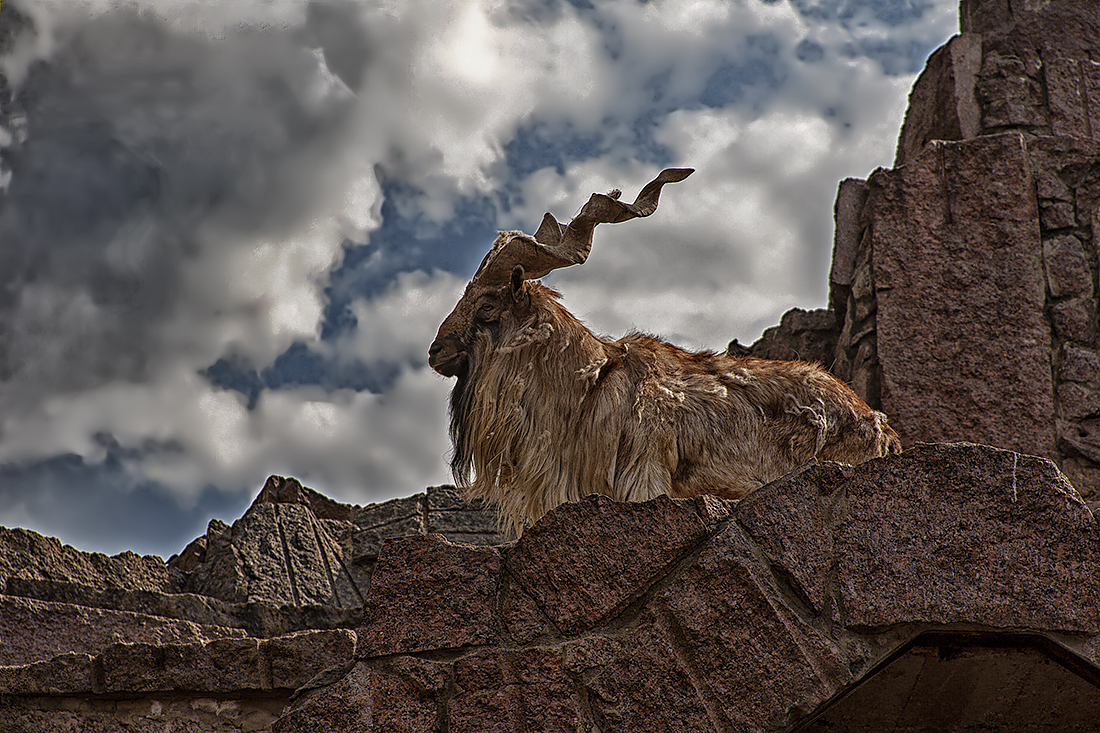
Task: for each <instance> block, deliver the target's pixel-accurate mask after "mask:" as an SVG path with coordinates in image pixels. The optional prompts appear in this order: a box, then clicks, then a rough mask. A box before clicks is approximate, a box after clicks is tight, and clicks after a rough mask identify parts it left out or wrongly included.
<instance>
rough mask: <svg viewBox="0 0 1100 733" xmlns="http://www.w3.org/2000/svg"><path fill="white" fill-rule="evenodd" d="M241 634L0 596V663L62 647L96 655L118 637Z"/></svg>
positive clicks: (165, 639) (45, 655) (159, 640)
mask: <svg viewBox="0 0 1100 733" xmlns="http://www.w3.org/2000/svg"><path fill="white" fill-rule="evenodd" d="M243 635H244V632H243V631H240V630H239V629H227V628H222V627H216V626H199V625H197V624H193V623H191V622H189V621H180V620H175V619H165V618H157V617H155V616H146V615H143V614H137V613H129V612H124V611H109V610H104V609H96V608H85V607H83V606H76V605H71V604H64V603H50V602H44V601H35V600H30V599H26V598H15V597H12V596H0V639H2V640H3V644H2V645H0V664H5V665H9V664H10V665H19V664H29V663H30V662H36V661H41V660H48V659H52V658H53V657H55V656H57V655H59V654H68V653H74V654H91V655H96V654H98V653H99V652H100V651H102V650H103V649H105V648H107V647H108V646H110V645H111V644H116V643H118V642H120V641H123V640H125V641H134V642H147V643H151V644H174V643H175V644H178V643H183V644H188V643H198V642H205V641H209V640H210V639H216V638H226V637H241V636H243Z"/></svg>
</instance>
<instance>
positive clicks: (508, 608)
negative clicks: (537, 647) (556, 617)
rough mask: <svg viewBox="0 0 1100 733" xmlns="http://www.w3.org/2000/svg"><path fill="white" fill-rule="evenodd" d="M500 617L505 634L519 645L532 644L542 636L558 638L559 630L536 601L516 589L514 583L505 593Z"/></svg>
mask: <svg viewBox="0 0 1100 733" xmlns="http://www.w3.org/2000/svg"><path fill="white" fill-rule="evenodd" d="M500 615H501V621H502V622H503V625H504V632H505V633H506V634H507V635H508V636H510V637H511V638H512V640H513V641H514V642H515V643H517V644H530V643H531V642H532V641H534V640H535V639H537V638H539V637H540V636H557V633H558V631H557V629H555V628H554V626H553V624H551V623H550V620H549V619H547V618H546V614H544V613H543V612H542V609H541V608H539V606H538V604H537V603H535V599H534V598H532V597H531V596H529V595H528V594H527V593H524V592H523V590H521V589H520V588H517V587H515V584H514V583H513V584H510V586H509V587H508V588H507V590H506V591H505V593H504V601H503V602H502V603H501V610H500Z"/></svg>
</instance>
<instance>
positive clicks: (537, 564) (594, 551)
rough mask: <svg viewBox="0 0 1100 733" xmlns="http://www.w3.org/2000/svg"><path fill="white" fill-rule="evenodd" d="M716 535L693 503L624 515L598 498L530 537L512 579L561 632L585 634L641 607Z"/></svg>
mask: <svg viewBox="0 0 1100 733" xmlns="http://www.w3.org/2000/svg"><path fill="white" fill-rule="evenodd" d="M655 515H656V516H658V517H660V520H659V521H658V522H656V523H653V522H652V519H653V517H654V516H655ZM642 527H646V528H647V529H646V530H644V531H643V529H642ZM708 529H709V528H708V526H707V524H706V523H705V522H704V521H703V519H702V517H700V516H699V514H698V512H697V511H696V507H695V505H694V503H693V502H691V501H687V500H678V501H674V500H672V499H668V498H664V497H662V498H660V499H656V500H654V501H651V502H646V503H645V504H644V505H643V504H635V505H626V508H625V509H624V507H623V505H621V504H619V503H617V502H614V501H611V500H610V499H608V498H607V497H605V496H590V497H588V498H587V499H585V500H584V501H581V502H579V503H577V504H569V505H565V506H563V507H561V508H560V509H559V510H558V511H557V512H554V513H553V514H552V515H548V516H547V517H545V518H544V519H542V520H540V521H539V522H537V523H536V524H535V526H533V527H531V528H530V529H529V530H528V531H527V532H525V533H524V535H523V537H522V538H520V540H519V543H518V544H517V545H516V547H515V549H514V550H513V551H512V552H511V553H509V556H508V572H509V574H510V575H511V576H512V577H514V578H515V579H516V580H518V581H519V583H520V584H521V585H522V586H523V587H524V589H525V590H526V591H527V592H528V593H529V594H530V595H531V597H532V598H534V599H535V601H536V602H537V603H538V604H539V605H540V606H541V607H542V609H543V610H544V611H545V612H546V615H547V616H548V617H549V618H550V620H551V621H553V622H554V624H555V625H556V626H557V627H558V628H559V629H561V630H563V631H565V632H568V633H577V632H580V631H583V630H585V629H588V628H591V627H592V626H593V625H594V624H596V623H597V622H599V621H600V620H601V619H602V618H604V617H606V616H608V615H609V614H611V613H613V612H614V611H617V610H621V609H622V608H623V607H625V606H626V605H627V604H628V603H630V602H631V601H633V600H635V599H636V598H637V597H638V595H639V594H640V593H641V592H643V591H644V590H645V589H646V588H648V587H649V585H651V584H652V583H653V582H654V581H656V580H657V579H658V578H660V577H661V575H662V574H663V573H664V572H665V571H666V570H667V568H668V567H669V565H671V564H672V563H674V562H676V561H677V560H678V559H679V558H680V557H682V556H683V555H684V554H685V553H686V552H687V551H688V550H690V549H691V548H692V547H694V546H695V545H696V544H697V543H698V542H699V540H700V539H702V538H703V537H704V536H705V535H706V534H707V532H708ZM580 548H587V551H586V552H578V549H580Z"/></svg>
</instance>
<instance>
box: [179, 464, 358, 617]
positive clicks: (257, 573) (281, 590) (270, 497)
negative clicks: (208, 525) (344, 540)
mask: <svg viewBox="0 0 1100 733" xmlns="http://www.w3.org/2000/svg"><path fill="white" fill-rule="evenodd" d="M277 478H279V477H272V478H271V479H269V480H268V484H267V485H266V486H265V488H264V491H262V492H260V495H259V496H258V497H257V498H256V500H255V501H254V502H253V503H252V506H251V507H249V509H248V511H247V512H245V514H244V516H243V517H241V518H240V519H239V520H237V521H236V522H234V523H233V527H232V529H230V530H228V531H217V532H215V533H212V532H209V531H208V532H207V549H206V561H205V562H204V563H203V564H202V566H201V567H200V568H199V569H198V570H196V571H195V572H194V574H193V575H192V577H191V578H190V579H189V581H188V584H189V586H188V587H189V589H191V590H194V591H195V592H198V593H202V594H204V595H211V596H214V597H215V598H220V599H222V600H225V601H228V602H230V603H257V602H258V603H268V604H273V605H294V606H303V605H310V604H314V605H330V606H334V607H338V608H355V607H358V606H360V605H361V604H362V596H363V592H362V589H361V588H359V582H361V579H359V580H358V582H357V577H356V576H354V575H352V574H351V573H350V571H349V570H348V568H347V563H345V562H344V559H343V550H342V548H341V545H340V543H339V542H338V541H337V540H336V539H334V538H333V537H331V536H330V535H329V534H328V531H327V529H326V525H323V524H321V522H320V520H319V519H318V517H317V515H316V514H315V513H314V511H313V507H314V505H316V506H317V507H318V508H319V509H320V510H321V511H323V512H324V513H326V514H327V515H329V516H328V517H327V518H328V519H330V520H338V521H339V522H341V523H343V522H345V521H346V520H344V519H341V518H342V517H346V516H351V510H350V507H345V509H347V511H345V510H341V509H339V508H338V506H344V505H336V502H332V501H331V500H330V499H327V498H326V497H323V496H321V495H320V494H317V492H314V491H311V490H309V489H305V488H304V487H302V486H301V484H299V483H298V482H297V481H294V480H292V479H282V483H279V482H276V481H275V479H277ZM328 526H332V525H331V524H330V525H328ZM341 526H342V525H341ZM348 526H349V527H350V524H349V525H348Z"/></svg>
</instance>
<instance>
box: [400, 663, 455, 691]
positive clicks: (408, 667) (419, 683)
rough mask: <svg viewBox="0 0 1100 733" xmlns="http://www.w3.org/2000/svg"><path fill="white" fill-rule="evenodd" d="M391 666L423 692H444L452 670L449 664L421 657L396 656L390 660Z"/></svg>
mask: <svg viewBox="0 0 1100 733" xmlns="http://www.w3.org/2000/svg"><path fill="white" fill-rule="evenodd" d="M389 668H390V669H391V670H392V671H394V672H396V673H397V674H399V675H401V676H402V677H404V678H405V679H407V680H409V681H410V682H412V683H413V685H414V686H415V687H416V688H417V689H418V690H421V691H422V692H442V691H443V689H444V688H445V687H446V686H447V680H448V678H449V670H450V667H449V666H448V665H445V664H441V663H439V662H433V661H430V660H427V659H420V658H419V657H395V658H394V659H392V660H391V661H390V667H389Z"/></svg>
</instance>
